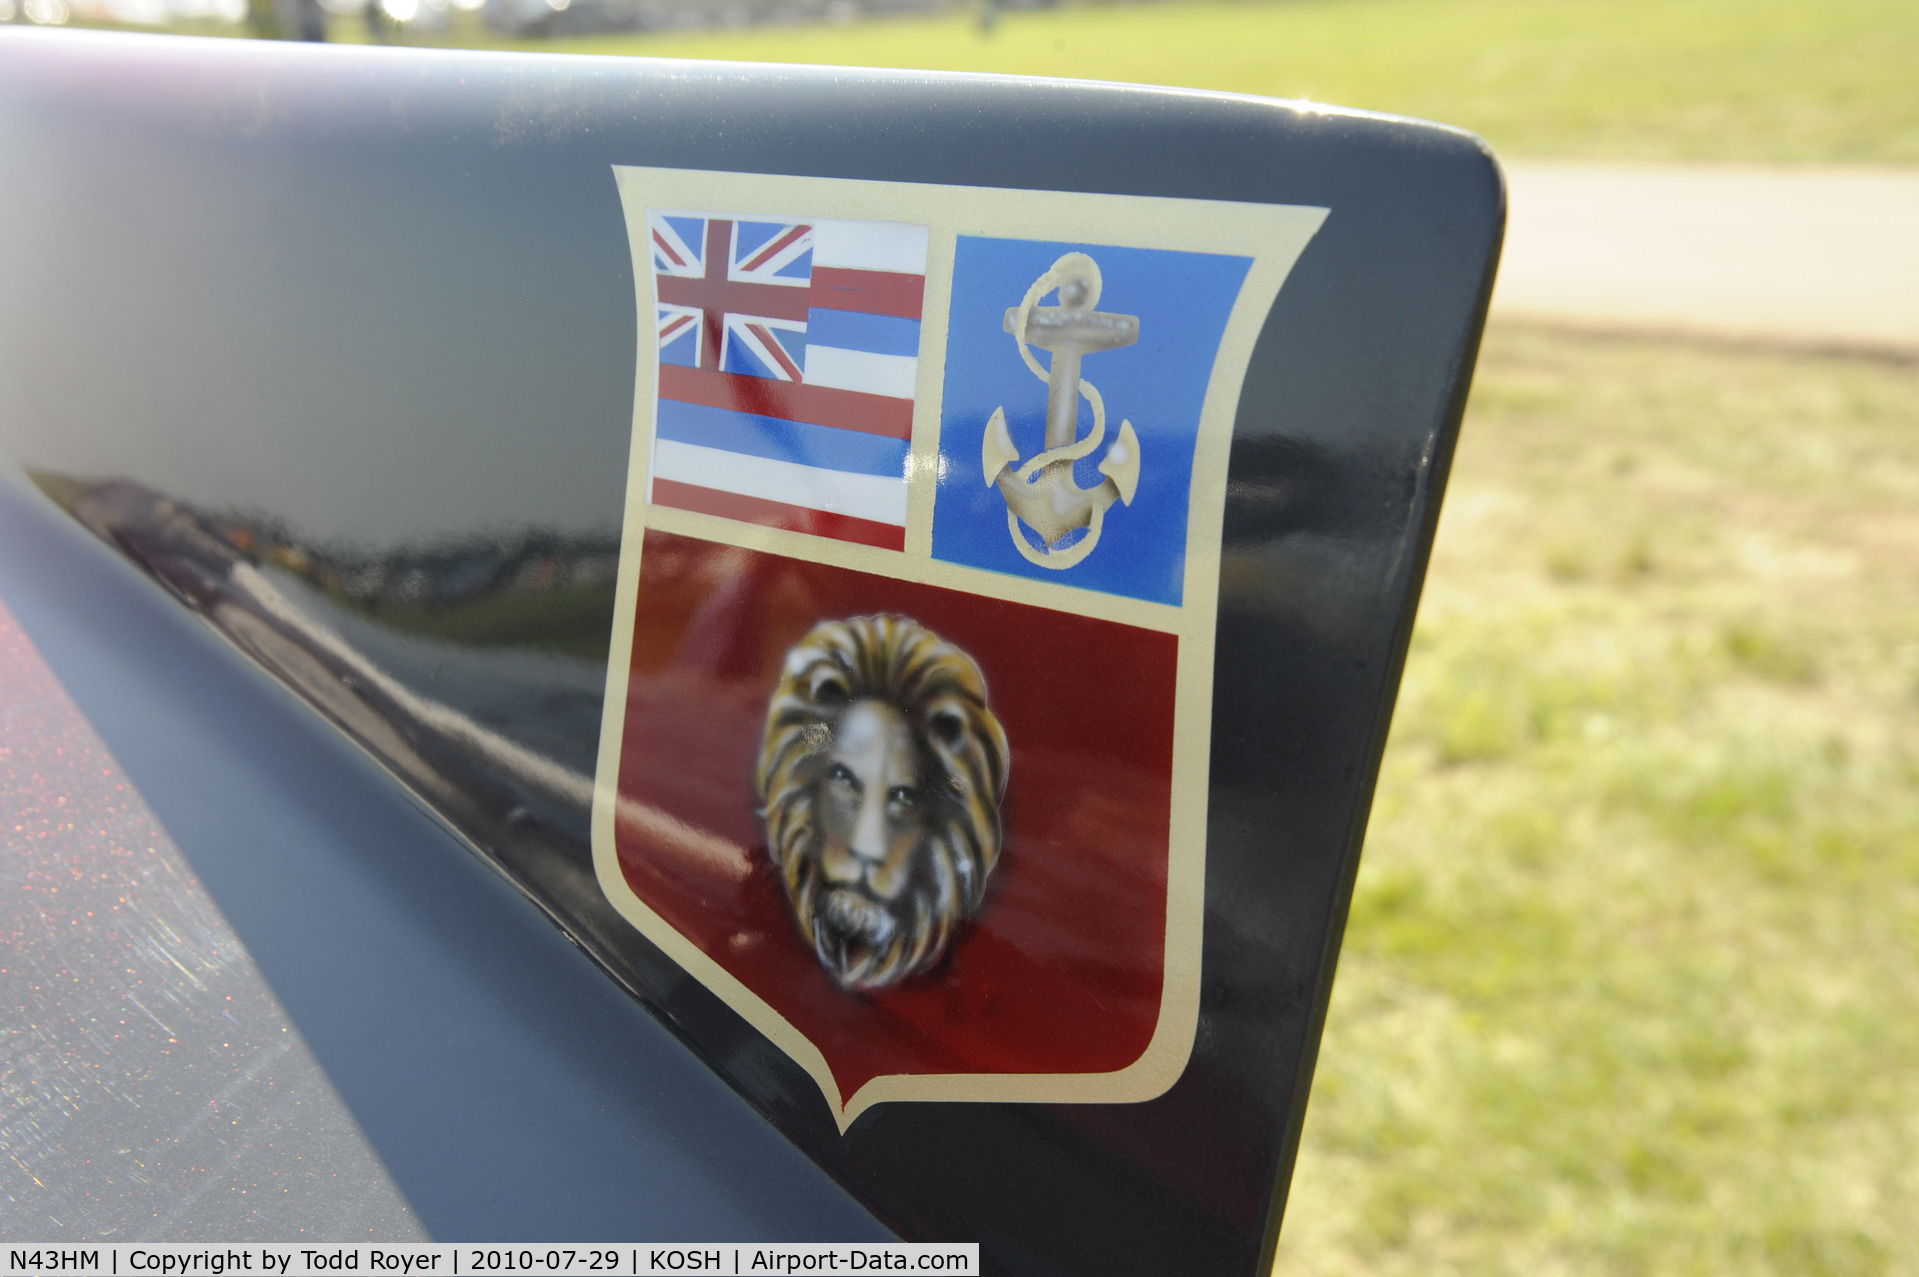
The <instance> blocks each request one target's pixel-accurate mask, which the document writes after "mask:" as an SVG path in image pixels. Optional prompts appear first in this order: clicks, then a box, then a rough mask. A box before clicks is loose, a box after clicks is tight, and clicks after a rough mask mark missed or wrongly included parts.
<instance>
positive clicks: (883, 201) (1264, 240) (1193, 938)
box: [592, 166, 1327, 1132]
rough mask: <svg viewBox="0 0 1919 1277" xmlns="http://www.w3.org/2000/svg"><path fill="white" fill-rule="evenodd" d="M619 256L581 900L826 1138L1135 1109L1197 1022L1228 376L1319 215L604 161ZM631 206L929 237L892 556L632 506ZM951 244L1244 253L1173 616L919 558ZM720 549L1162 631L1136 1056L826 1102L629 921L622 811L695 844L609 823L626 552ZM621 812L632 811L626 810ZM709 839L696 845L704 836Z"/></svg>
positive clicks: (717, 989)
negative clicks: (909, 1111) (595, 730)
mask: <svg viewBox="0 0 1919 1277" xmlns="http://www.w3.org/2000/svg"><path fill="white" fill-rule="evenodd" d="M613 171H614V177H615V179H616V181H617V182H618V185H619V191H620V200H621V204H622V206H623V207H624V210H625V215H626V223H627V232H628V238H629V241H630V243H631V247H632V253H633V279H634V286H635V292H636V294H637V297H636V301H637V304H638V310H639V341H638V349H637V351H636V352H635V373H634V379H633V444H632V454H631V459H630V461H629V465H628V472H627V486H626V492H627V498H626V516H625V526H624V528H623V530H622V536H621V550H620V568H619V584H618V591H617V594H616V596H615V604H614V612H613V643H612V651H611V655H610V657H609V661H608V668H607V680H606V702H605V707H604V710H603V714H602V720H601V728H600V749H599V760H598V768H597V772H596V775H595V780H594V788H593V826H592V829H593V864H594V869H595V872H596V873H597V875H598V878H599V883H600V889H601V890H602V891H604V892H605V893H606V897H607V899H608V900H609V901H610V902H611V903H612V904H613V906H614V908H616V909H617V910H619V912H620V913H621V915H622V916H624V917H625V918H626V919H627V921H629V922H631V923H632V924H633V926H635V927H636V928H638V929H639V931H640V932H641V934H643V935H644V936H646V938H647V939H648V940H650V941H652V942H653V943H654V944H655V945H657V946H659V948H660V949H661V950H663V951H664V952H665V953H666V954H667V955H668V956H669V957H671V958H672V959H673V960H674V961H675V962H677V963H679V964H680V966H681V967H683V968H684V969H685V970H686V971H687V972H688V973H689V974H691V975H692V976H694V977H695V978H696V979H698V980H699V981H700V982H701V983H702V984H704V985H705V986H706V987H707V988H708V989H711V990H712V991H713V992H714V993H716V994H717V995H719V997H720V998H721V999H722V1000H723V1001H724V1002H726V1004H727V1005H728V1006H730V1007H732V1008H733V1009H734V1010H735V1011H737V1012H738V1013H739V1014H740V1015H741V1016H743V1017H745V1019H746V1020H747V1022H748V1023H750V1024H752V1025H753V1027H754V1028H756V1029H758V1030H759V1031H760V1032H761V1033H763V1034H765V1035H766V1037H767V1038H768V1039H770V1040H771V1041H772V1042H773V1043H774V1044H775V1045H777V1046H778V1047H779V1048H780V1049H781V1050H783V1051H785V1052H786V1054H787V1055H789V1056H791V1057H792V1058H793V1060H794V1061H795V1062H796V1063H798V1064H799V1065H800V1067H802V1068H804V1069H805V1070H806V1071H807V1072H808V1074H810V1075H811V1076H812V1078H813V1079H814V1081H815V1082H817V1083H818V1084H819V1088H820V1091H821V1093H822V1094H823V1095H824V1096H825V1098H826V1102H827V1104H828V1106H829V1107H830V1108H831V1109H832V1111H833V1116H834V1120H835V1121H836V1122H837V1123H838V1124H839V1128H840V1130H841V1131H842V1132H844V1131H845V1130H846V1128H847V1127H848V1126H850V1125H851V1124H852V1122H853V1120H854V1119H855V1118H857V1117H858V1116H859V1115H860V1114H861V1113H863V1112H865V1111H866V1110H867V1109H869V1108H871V1107H872V1106H873V1105H875V1104H882V1103H886V1102H888V1101H894V1100H919V1101H946V1102H961V1101H973V1102H979V1101H999V1102H1029V1103H1031V1102H1043V1103H1074V1104H1115V1103H1137V1102H1140V1101H1144V1100H1150V1099H1153V1098H1155V1097H1157V1096H1159V1095H1161V1094H1164V1093H1165V1091H1166V1090H1167V1089H1168V1088H1169V1087H1171V1086H1172V1085H1173V1083H1174V1082H1175V1081H1177V1080H1178V1078H1179V1075H1180V1074H1181V1073H1182V1072H1184V1071H1185V1068H1186V1062H1187V1059H1188V1058H1189V1057H1190V1055H1191V1053H1192V1046H1193V1035H1194V1032H1195V1030H1196V1028H1197V1025H1198V1020H1199V983H1200V940H1201V935H1202V928H1203V923H1204V909H1205V885H1206V832H1205V831H1206V796H1207V777H1208V774H1209V772H1208V769H1209V751H1210V744H1211V721H1210V720H1211V714H1212V691H1213V643H1214V630H1215V625H1216V621H1217V611H1216V609H1217V603H1218V597H1219V569H1220V530H1221V518H1222V515H1223V512H1224V509H1225V502H1226V464H1227V458H1228V454H1229V451H1230V449H1231V443H1232V432H1233V416H1234V413H1235V411H1236V409H1237V407H1238V404H1239V393H1240V386H1241V383H1242V382H1243V381H1244V379H1245V374H1246V366H1247V363H1248V361H1249V360H1250V359H1251V358H1252V353H1253V344H1254V342H1255V341H1256V340H1257V339H1258V337H1259V332H1260V328H1261V326H1262V325H1263V324H1264V323H1265V320H1266V316H1267V314H1268V312H1269V311H1270V310H1271V309H1272V305H1273V301H1274V299H1275V298H1276V297H1277V296H1278V295H1279V289H1280V286H1281V285H1282V284H1283V283H1285V281H1286V277H1287V275H1288V274H1289V273H1290V272H1291V271H1292V268H1293V265H1294V263H1295V262H1296V261H1298V259H1299V255H1300V253H1301V252H1303V251H1304V250H1305V248H1306V245H1307V243H1308V242H1310V241H1311V239H1312V237H1313V236H1314V234H1316V233H1317V232H1318V230H1319V227H1320V225H1321V223H1323V222H1324V221H1325V219H1326V216H1327V210H1326V209H1323V208H1312V207H1305V206H1299V205H1272V204H1239V203H1227V202H1221V201H1210V200H1184V199H1165V198H1158V197H1149V196H1126V195H1089V194H1080V193H1071V192H1059V191H1025V190H1007V189H999V188H992V187H976V186H937V185H920V184H911V183H899V182H871V181H854V180H848V179H838V178H814V177H781V176H769V175H762V174H749V173H722V172H710V171H705V170H692V169H660V168H632V167H621V166H615V167H614V170H613ZM649 208H653V209H661V210H667V209H670V210H675V211H679V210H693V209H704V210H709V211H711V212H712V213H713V214H715V215H723V216H738V215H746V216H751V215H754V214H759V215H763V216H765V217H767V218H768V219H769V220H774V219H777V220H782V221H790V220H795V219H805V218H819V219H845V220H852V221H878V222H909V223H913V224H916V225H920V226H925V227H927V228H928V230H929V232H930V236H929V243H928V248H927V262H926V295H925V296H926V300H925V312H924V318H923V320H922V322H921V328H920V355H919V371H918V381H917V384H916V386H915V394H914V408H913V440H912V449H911V453H910V456H909V459H908V463H907V464H908V471H907V492H908V496H907V516H906V549H905V551H904V552H903V553H902V552H899V551H894V550H883V549H879V548H876V547H872V546H865V545H855V544H851V543H848V542H842V541H835V540H829V539H826V538H817V537H810V536H805V535H802V534H799V533H796V532H790V531H786V530H784V529H779V528H765V527H758V526H754V525H749V524H743V523H735V522H732V521H730V520H726V519H719V518H714V517H711V516H707V515H700V514H692V513H689V512H686V511H682V510H675V509H669V508H666V507H659V508H655V507H653V506H651V505H649V504H648V502H647V500H646V494H647V492H648V484H647V481H648V467H649V465H650V463H651V460H652V453H653V428H654V421H653V417H654V403H655V399H654V392H655V383H656V378H657V375H658V344H657V342H656V341H655V340H654V326H655V322H656V321H655V315H656V314H657V312H656V310H655V297H654V286H653V264H652V252H651V249H650V247H649V244H650V237H649V233H648V230H647V225H646V213H647V210H648V209H649ZM960 235H988V236H996V237H1002V238H1007V239H1036V240H1055V241H1068V242H1077V243H1086V244H1111V245H1113V246H1115V247H1127V248H1161V249H1182V250H1186V251H1193V252H1210V253H1230V254H1233V255H1235V256H1242V257H1250V258H1252V259H1253V264H1252V268H1251V269H1250V270H1249V271H1248V273H1247V276H1246V281H1245V283H1244V284H1243V285H1242V287H1241V289H1240V294H1239V297H1238V299H1237V301H1236V302H1235V304H1234V306H1233V309H1232V312H1231V316H1230V318H1229V319H1228V321H1227V324H1226V330H1225V334H1224V336H1223V338H1222V339H1221V342H1220V346H1219V352H1218V354H1217V356H1216V357H1215V359H1214V363H1213V370H1212V376H1211V379H1210V380H1209V381H1208V383H1207V387H1206V397H1205V400H1204V405H1203V407H1202V409H1201V413H1200V425H1199V432H1198V437H1197V441H1196V444H1195V448H1194V456H1193V472H1192V489H1191V492H1190V493H1189V497H1188V504H1187V532H1186V581H1185V589H1184V591H1183V593H1182V599H1183V602H1182V604H1181V605H1180V606H1177V607H1175V606H1170V605H1167V604H1162V603H1150V602H1145V601H1142V600H1138V599H1127V598H1121V597H1118V596H1115V595H1107V594H1101V593H1098V592H1095V591H1091V590H1085V589H1080V588H1077V587H1074V586H1070V585H1065V584H1062V583H1058V582H1053V581H1038V580H1032V579H1029V578H1026V577H1018V576H1011V575H1004V574H1001V573H997V572H991V571H986V570H984V569H979V568H971V567H965V566H961V565H959V564H954V563H944V562H940V561H938V560H935V559H934V558H933V557H932V543H933V501H934V495H935V489H936V487H937V483H936V471H937V466H938V461H939V429H940V411H941V403H942V398H943V391H944V380H945V373H946V326H947V319H948V314H949V307H950V302H951V296H952V282H953V258H954V252H955V246H956V244H957V239H958V237H959V236H960ZM649 527H651V528H659V529H662V530H664V531H669V532H678V533H683V534H686V535H691V536H695V537H699V538H701V539H703V540H708V541H715V542H719V543H721V544H726V545H736V546H741V547H745V548H750V549H755V550H764V551H769V552H772V553H775V554H781V555H786V556H788V557H792V558H800V559H810V560H813V561H816V562H821V563H826V564H830V565H833V566H836V567H844V568H850V569H853V570H855V571H861V572H868V573H873V574H876V575H880V576H889V577H894V578H896V579H901V580H909V581H917V582H922V583H925V584H929V585H936V586H940V587H943V588H946V589H949V590H958V591H963V592H967V593H972V594H980V595H987V596H991V597H995V598H1005V599H1011V600H1014V601H1016V602H1021V603H1030V604H1035V605H1038V606H1040V607H1046V608H1052V609H1055V610H1059V611H1066V612H1075V613H1080V614H1082V615H1088V616H1096V617H1101V618H1104V619H1107V620H1113V621H1119V622H1123V623H1125V624H1128V625H1135V626H1140V627H1143V628H1147V629H1153V630H1160V631H1163V632H1167V633H1172V634H1176V635H1177V636H1178V637H1179V657H1178V667H1177V675H1176V677H1177V680H1178V684H1177V687H1176V690H1175V701H1174V726H1173V786H1172V811H1171V816H1172V821H1171V829H1172V834H1171V846H1170V847H1169V849H1168V850H1169V863H1168V867H1167V898H1166V946H1165V964H1166V965H1165V972H1164V983H1163V985H1162V987H1161V995H1160V1011H1159V1021H1158V1024H1157V1025H1156V1027H1155V1029H1154V1032H1153V1037H1152V1040H1151V1041H1150V1042H1149V1043H1148V1045H1147V1048H1146V1050H1145V1052H1144V1053H1143V1054H1142V1055H1141V1056H1140V1057H1139V1058H1138V1059H1137V1060H1135V1061H1134V1062H1133V1063H1132V1064H1130V1065H1128V1066H1127V1067H1125V1068H1123V1069H1119V1070H1116V1071H1113V1072H1108V1073H1041V1074H966V1073H961V1074H912V1075H905V1074H895V1075H889V1076H881V1077H876V1078H873V1079H871V1080H870V1081H868V1082H867V1083H866V1084H865V1085H863V1086H861V1087H860V1088H859V1089H858V1090H857V1091H856V1092H855V1093H854V1094H853V1095H851V1096H842V1095H841V1094H840V1093H839V1087H838V1085H837V1083H836V1082H835V1081H834V1078H833V1074H832V1071H831V1070H830V1069H829V1068H828V1066H827V1062H826V1057H825V1055H824V1054H822V1053H821V1051H820V1050H819V1048H818V1047H816V1046H814V1045H813V1043H812V1042H811V1041H809V1040H808V1039H807V1038H806V1036H805V1035H804V1034H803V1033H801V1032H800V1031H799V1029H797V1028H796V1027H795V1026H794V1025H793V1024H792V1023H790V1022H789V1021H787V1020H786V1019H785V1018H784V1017H783V1016H781V1015H780V1014H779V1013H778V1012H777V1011H775V1010H774V1009H773V1008H772V1007H771V1006H769V1005H768V1004H767V1003H766V1002H764V1001H762V1000H761V999H760V997H759V996H758V995H757V994H755V993H754V992H753V991H752V990H750V989H748V988H747V987H746V986H745V985H744V984H743V983H741V982H740V981H739V980H738V979H736V978H735V977H734V976H733V975H731V974H730V973H729V972H728V971H726V969H725V968H723V967H722V966H720V964H719V963H717V962H715V961H714V960H713V959H712V958H709V957H708V956H707V955H706V954H705V953H704V952H703V951H702V950H700V949H699V948H698V947H697V946H696V945H694V944H693V943H692V942H691V941H690V940H688V939H687V938H686V937H685V936H683V935H681V934H680V933H679V932H678V931H677V930H676V929H674V927H673V926H672V925H671V924H669V923H668V922H667V921H666V920H665V919H664V918H662V917H660V915H659V914H657V913H655V912H654V911H653V910H652V909H650V908H648V907H647V905H646V903H645V902H644V901H642V900H641V899H640V898H639V896H638V895H637V894H635V893H634V891H633V889H632V888H631V887H630V886H629V885H628V884H627V882H626V878H625V876H624V875H623V874H622V873H621V872H620V867H619V857H618V854H617V851H616V850H615V846H614V830H615V826H616V822H617V820H618V819H619V818H620V817H621V816H622V815H624V816H625V817H627V818H628V819H631V820H637V821H639V822H640V823H641V824H642V825H644V826H647V827H649V828H653V829H656V830H663V831H673V832H676V833H677V835H678V837H679V839H680V840H682V841H687V842H688V843H689V847H690V849H691V850H693V851H695V852H696V853H697V852H698V851H699V850H700V847H701V843H702V840H703V839H707V836H706V835H703V834H701V833H700V832H699V831H694V830H691V829H687V828H686V827H685V826H683V825H681V824H680V822H678V821H676V820H674V819H673V818H672V817H671V816H670V815H668V814H667V813H665V812H660V811H653V810H650V809H647V810H635V811H623V810H622V808H621V805H620V798H619V793H618V782H619V773H620V749H621V744H622V741H623V740H624V733H625V720H626V693H627V677H628V666H629V663H630V661H631V657H632V644H633V624H634V616H635V609H636V607H637V602H638V597H639V582H640V547H641V540H642V533H643V532H644V531H645V529H647V528H649ZM627 806H629V807H638V806H639V805H638V804H635V803H633V802H632V801H631V800H628V803H627ZM707 840H709V841H710V839H707Z"/></svg>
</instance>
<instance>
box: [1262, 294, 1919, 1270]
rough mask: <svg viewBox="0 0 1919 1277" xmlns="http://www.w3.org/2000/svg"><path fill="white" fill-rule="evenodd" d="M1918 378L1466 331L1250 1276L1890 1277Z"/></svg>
mask: <svg viewBox="0 0 1919 1277" xmlns="http://www.w3.org/2000/svg"><path fill="white" fill-rule="evenodd" d="M1915 1008H1919V366H1915V365H1911V364H1907V365H1904V366H1900V365H1897V364H1888V363H1875V362H1871V361H1867V360H1862V359H1850V358H1837V357H1820V356H1813V355H1790V354H1784V355H1782V354H1779V353H1777V352H1772V353H1768V352H1757V351H1751V350H1740V349H1735V348H1717V349H1716V348H1712V347H1709V346H1688V345H1677V344H1673V343H1668V342H1657V341H1651V340H1643V339H1629V338H1620V337H1610V338H1592V337H1575V336H1568V335H1563V334H1554V333H1551V332H1547V331H1541V330H1533V329H1525V328H1512V327H1505V328H1501V327H1495V329H1494V330H1493V331H1492V333H1491V334H1490V337H1489V340H1488V345H1487V348H1486V352H1485V355H1484V358H1483V360H1482V363H1481V368H1480V372H1479V377H1478V385H1477V388H1476V390H1475V392H1474V397H1473V402H1472V407H1471V410H1470V414H1469V417H1468V421H1467V426H1466V430H1465V434H1464V442H1463V444H1462V447H1461V451H1460V454H1459V458H1458V463H1457V467H1456V469H1455V473H1454V478H1453V482H1452V489H1451V491H1450V493H1449V494H1448V497H1447V504H1446V512H1445V516H1444V520H1443V523H1442V527H1441V532H1440V539H1439V544H1438V548H1437V552H1436V556H1435V559H1434V562H1433V568H1432V576H1431V581H1430V584H1429V587H1428V592H1427V595H1426V598H1425V601H1424V604H1423V606H1422V612H1421V617H1420V627H1419V631H1418V634H1417V637H1416V639H1415V642H1414V647H1413V651H1412V655H1411V658H1410V661H1409V664H1408V668H1407V673H1406V684H1405V690H1404V693H1403V696H1402V699H1401V702H1400V710H1399V714H1398V719H1397V722H1396V724H1395V727H1394V734H1393V738H1392V743H1391V746H1390V748H1389V751H1388V755H1387V759H1386V765H1385V769H1384V773H1383V776H1382V780H1381V784H1380V790H1379V799H1378V805H1377V808H1376V810H1375V815H1374V822H1373V826H1372V832H1371V835H1370V837H1369V840H1368V844H1367V847H1366V852H1365V859H1364V861H1363V864H1362V868H1361V871H1360V880H1359V885H1358V891H1357V895H1356V898H1355V902H1354V907H1353V913H1352V921H1351V926H1350V929H1349V931H1348V935H1347V941H1346V950H1345V954H1344V956H1343V958H1342V961H1341V967H1340V972H1339V978H1338V982H1337V985H1336V987H1335V991H1334V997H1333V1006H1332V1011H1331V1015H1330V1017H1329V1020H1328V1026H1327V1036H1326V1040H1325V1046H1324V1050H1323V1053H1322V1056H1321V1064H1320V1072H1319V1076H1318V1080H1317V1084H1316V1086H1315V1090H1314V1095H1313V1101H1312V1108H1311V1111H1310V1113H1309V1116H1308V1119H1307V1127H1306V1146H1305V1149H1304V1153H1303V1155H1302V1158H1301V1161H1300V1165H1299V1169H1298V1174H1297V1177H1296V1179H1295V1181H1294V1185H1295V1186H1294V1197H1293V1201H1292V1205H1291V1209H1290V1210H1289V1212H1288V1216H1287V1222H1286V1231H1285V1234H1284V1237H1283V1241H1282V1248H1281V1256H1282V1262H1281V1264H1280V1265H1279V1270H1278V1271H1279V1272H1280V1273H1282V1274H1342V1275H1344V1274H1361V1273H1365V1274H1376V1275H1380V1277H1388V1275H1392V1277H1397V1275H1399V1274H1405V1275H1406V1277H1412V1275H1414V1274H1417V1275H1419V1277H1432V1275H1434V1274H1447V1273H1458V1274H1473V1275H1475V1277H1478V1275H1490V1274H1511V1275H1514V1277H1518V1275H1521V1274H1525V1275H1527V1277H1534V1275H1537V1274H1547V1273H1550V1274H1621V1275H1624V1274H1640V1273H1647V1274H1694V1273H1697V1274H1727V1275H1731V1274H1762V1273H1766V1274H1781V1275H1782V1277H1783V1275H1786V1274H1792V1275H1794V1277H1802V1275H1810V1274H1914V1273H1919V1243H1915V1239H1919V1014H1915Z"/></svg>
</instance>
